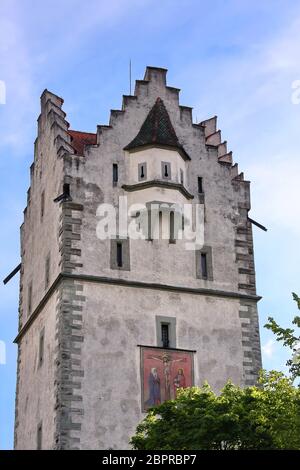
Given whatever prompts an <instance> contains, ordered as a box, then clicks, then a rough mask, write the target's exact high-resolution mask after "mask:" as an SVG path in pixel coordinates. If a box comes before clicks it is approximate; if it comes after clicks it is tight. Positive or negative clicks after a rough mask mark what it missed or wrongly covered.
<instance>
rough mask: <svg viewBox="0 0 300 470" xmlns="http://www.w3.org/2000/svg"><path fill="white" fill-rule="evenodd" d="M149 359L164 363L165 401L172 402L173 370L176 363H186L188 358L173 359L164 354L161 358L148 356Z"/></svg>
mask: <svg viewBox="0 0 300 470" xmlns="http://www.w3.org/2000/svg"><path fill="white" fill-rule="evenodd" d="M148 358H149V359H154V360H155V361H159V362H162V365H163V370H164V382H165V384H164V385H165V400H171V380H170V379H171V368H172V365H173V363H175V362H186V361H187V359H186V357H183V358H180V359H172V358H171V356H170V355H169V354H168V353H163V354H162V355H160V356H148Z"/></svg>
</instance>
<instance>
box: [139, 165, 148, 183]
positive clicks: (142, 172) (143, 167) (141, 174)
mask: <svg viewBox="0 0 300 470" xmlns="http://www.w3.org/2000/svg"><path fill="white" fill-rule="evenodd" d="M138 173H139V174H138V176H139V181H143V180H145V179H146V178H147V163H139V166H138Z"/></svg>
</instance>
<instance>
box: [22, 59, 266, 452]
mask: <svg viewBox="0 0 300 470" xmlns="http://www.w3.org/2000/svg"><path fill="white" fill-rule="evenodd" d="M135 93H136V96H134V97H129V96H127V97H124V98H123V109H122V112H117V111H113V112H112V114H111V119H110V125H109V126H98V128H97V135H95V136H94V137H93V135H91V142H93V143H92V145H90V146H84V145H79V144H80V142H78V138H79V137H80V135H79V134H80V133H79V134H76V139H77V141H76V149H77V152H78V151H79V150H78V149H80V152H81V153H83V155H81V154H78V153H77V154H75V150H76V149H75V148H74V146H75V144H74V141H73V144H74V146H72V139H71V137H72V135H70V134H69V133H68V123H67V121H65V113H64V112H63V110H62V109H61V107H62V100H61V99H60V98H59V97H57V96H55V95H53V94H52V93H50V92H48V91H45V92H44V93H43V95H42V98H41V102H42V111H41V116H40V118H39V120H38V138H37V140H36V143H35V160H34V164H33V166H32V168H31V190H30V192H29V201H28V206H27V210H26V211H25V215H24V224H23V225H22V227H21V255H22V268H21V280H20V308H19V327H20V330H19V335H18V338H17V341H18V344H19V355H18V377H17V395H16V424H15V447H16V448H17V449H30V448H35V447H36V432H37V426H38V425H39V423H42V426H43V433H42V436H43V443H42V445H43V448H47V449H90V448H96V449H97V448H98V449H99V448H104V449H107V448H128V440H129V438H130V436H131V434H132V433H133V432H134V429H135V427H136V425H137V423H138V422H139V421H140V420H141V419H142V417H143V413H142V411H141V395H140V394H141V379H140V349H139V347H138V345H139V344H144V345H154V346H155V345H157V338H158V334H157V331H156V328H157V322H156V317H157V316H158V317H164V318H165V317H171V318H173V319H174V318H175V319H176V346H177V347H178V348H183V349H184V348H186V349H191V350H195V351H196V353H195V362H194V372H195V384H196V385H201V384H202V383H203V381H204V380H208V381H209V382H210V384H211V385H212V387H213V388H214V389H215V390H216V391H218V390H220V389H221V388H222V386H223V385H224V383H225V382H226V380H227V379H231V380H233V381H234V382H235V383H237V384H241V385H249V384H253V383H255V381H256V378H257V373H258V370H259V368H260V365H261V357H260V344H259V331H258V317H257V307H256V302H257V300H258V297H257V296H256V287H255V268H254V255H253V240H252V226H251V223H250V222H249V221H248V218H247V216H248V210H249V209H250V186H249V182H248V181H245V180H244V177H243V174H239V172H238V169H237V165H234V166H232V164H231V163H230V161H228V162H225V163H224V162H220V161H219V160H218V158H219V156H220V155H219V152H220V148H221V147H220V146H222V145H223V147H224V144H222V142H221V140H220V139H221V136H220V131H219V130H218V129H217V128H216V118H215V117H214V118H211V119H208V120H206V121H203V123H202V124H201V125H200V124H199V125H195V124H193V123H192V112H191V108H188V107H184V106H180V105H179V102H178V93H179V92H178V90H177V89H174V88H172V87H169V86H166V71H165V70H164V69H159V68H152V67H150V68H148V69H147V72H146V76H145V80H142V81H137V83H136V90H135ZM158 97H159V98H160V99H161V100H163V103H164V106H165V109H166V112H167V113H168V115H169V117H170V122H171V123H172V127H173V128H174V132H175V133H176V136H177V138H178V143H179V146H183V147H182V148H184V150H185V152H186V154H187V155H188V156H189V157H190V158H191V160H190V161H189V160H187V159H185V158H183V156H182V155H181V154H180V152H179V153H178V151H177V150H176V148H160V147H159V146H158V147H155V148H153V147H152V146H150V147H151V148H146V147H147V146H145V148H144V147H143V150H141V151H132V152H131V153H129V152H128V151H126V150H124V148H125V147H126V146H127V145H128V144H129V143H130V142H131V141H132V140H133V139H134V138H135V136H137V135H138V133H139V130H140V128H141V126H142V124H143V122H144V121H145V119H146V116H147V115H148V113H149V111H150V110H151V108H152V107H153V105H154V103H155V102H156V101H157V98H158ZM212 135H213V137H211V136H212ZM73 139H74V133H73ZM175 147H176V146H175ZM223 147H222V148H223ZM180 148H181V147H180ZM131 150H136V149H131ZM223 150H224V148H223ZM224 151H225V150H224ZM226 151H227V149H226ZM145 162H146V163H147V178H149V180H151V181H152V180H156V179H159V178H160V177H161V176H162V175H161V171H162V162H167V163H168V164H169V166H168V168H169V169H170V171H171V174H170V175H168V182H169V181H171V182H172V183H174V184H164V185H159V184H157V185H152V184H151V185H150V186H149V185H148V186H149V187H148V186H147V187H143V186H141V187H140V188H139V190H137V191H128V192H127V191H126V187H127V188H132V185H136V184H138V183H139V178H138V174H137V169H138V168H140V165H141V164H143V163H145ZM113 164H118V182H115V183H114V184H113V181H112V166H113ZM198 177H201V178H202V181H203V193H202V194H201V195H199V194H198ZM64 184H69V185H70V195H71V198H72V201H67V202H60V203H54V202H53V199H54V198H56V197H57V196H58V195H60V194H62V189H63V185H64ZM179 187H180V188H181V190H179V189H178V188H179ZM124 188H125V189H124ZM43 193H44V208H43V215H41V195H42V194H43ZM124 195H127V196H128V198H129V200H130V201H131V202H138V201H142V202H149V201H152V200H154V201H170V202H172V203H173V202H177V203H182V202H184V203H188V204H191V205H195V204H197V203H199V199H200V200H201V204H202V205H204V206H203V207H204V209H205V246H206V247H207V248H208V251H207V253H209V254H210V260H209V263H210V264H209V275H208V276H207V278H206V279H205V278H203V276H199V275H197V270H196V267H197V266H198V267H197V269H198V270H199V269H200V268H201V266H200V265H199V263H198V264H197V263H196V258H195V257H196V252H195V251H193V250H186V246H185V241H184V240H176V243H169V240H155V239H154V240H153V239H151V238H150V239H149V240H125V241H124V250H125V251H124V253H125V258H124V259H125V261H126V269H118V265H117V263H116V262H115V260H112V256H115V253H116V250H112V249H111V240H109V239H106V240H100V239H99V238H98V237H97V235H96V228H97V223H98V222H99V217H97V208H98V206H99V205H100V204H101V203H103V202H105V203H107V202H110V203H112V204H113V205H114V206H115V207H117V206H118V198H119V197H120V196H124ZM187 195H192V196H193V197H187ZM204 195H205V197H204ZM200 196H201V197H200ZM164 220H165V219H164ZM163 223H164V222H163ZM126 250H127V251H126ZM49 253H50V255H51V256H50V272H49V287H48V288H47V289H45V260H46V258H47V256H48V255H49ZM129 254H130V256H129ZM72 276H73V277H72ZM30 283H32V299H31V315H32V320H30V312H28V290H29V285H30ZM43 328H44V330H45V343H44V360H43V365H42V366H41V367H39V368H38V366H37V363H38V356H39V337H40V331H41V330H42V329H43Z"/></svg>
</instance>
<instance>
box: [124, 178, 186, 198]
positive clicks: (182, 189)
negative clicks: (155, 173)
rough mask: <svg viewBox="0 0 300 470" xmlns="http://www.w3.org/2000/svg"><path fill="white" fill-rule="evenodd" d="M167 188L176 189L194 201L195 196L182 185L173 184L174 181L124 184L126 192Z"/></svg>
mask: <svg viewBox="0 0 300 470" xmlns="http://www.w3.org/2000/svg"><path fill="white" fill-rule="evenodd" d="M155 187H156V188H165V189H176V190H177V191H179V192H181V194H183V196H185V197H186V198H187V199H194V196H193V195H192V194H191V193H190V192H189V191H188V190H187V189H186V188H185V187H184V186H183V184H180V183H173V182H172V181H162V180H150V181H142V182H141V183H136V184H123V186H122V188H123V189H124V190H125V191H128V192H132V191H140V190H142V189H147V188H155Z"/></svg>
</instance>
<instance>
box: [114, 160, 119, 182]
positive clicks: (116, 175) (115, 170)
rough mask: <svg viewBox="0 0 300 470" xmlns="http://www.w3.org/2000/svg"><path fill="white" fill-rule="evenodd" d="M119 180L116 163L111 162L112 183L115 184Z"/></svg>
mask: <svg viewBox="0 0 300 470" xmlns="http://www.w3.org/2000/svg"><path fill="white" fill-rule="evenodd" d="M118 181H119V169H118V164H117V163H113V185H116V184H117V182H118Z"/></svg>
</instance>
